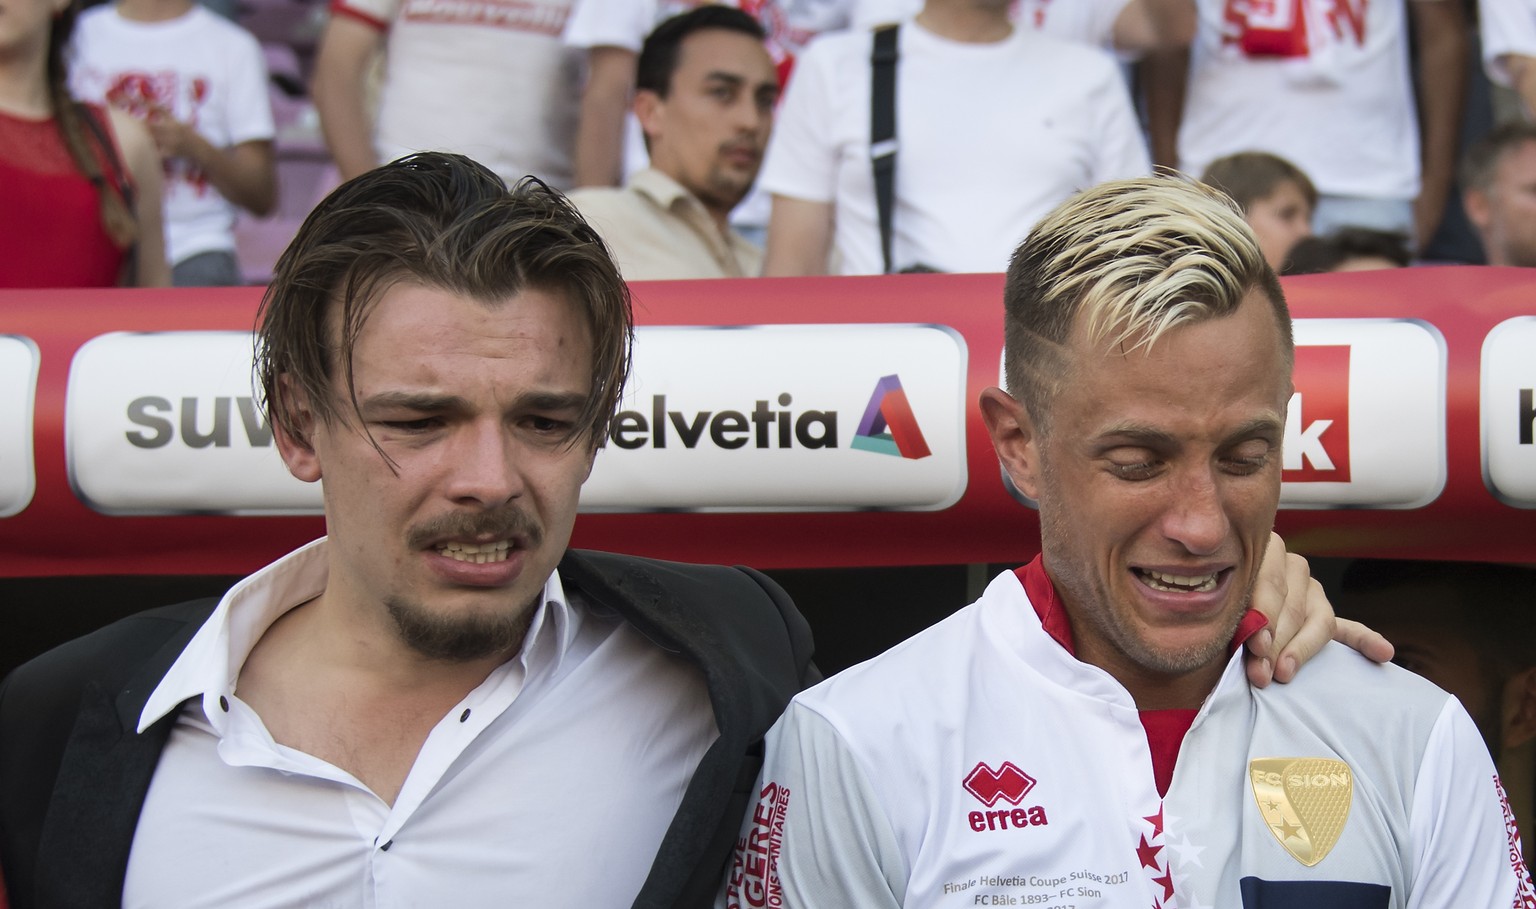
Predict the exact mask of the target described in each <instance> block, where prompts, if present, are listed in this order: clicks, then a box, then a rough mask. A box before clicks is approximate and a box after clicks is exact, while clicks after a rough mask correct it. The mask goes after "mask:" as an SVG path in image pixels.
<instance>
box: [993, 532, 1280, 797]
mask: <svg viewBox="0 0 1536 909" xmlns="http://www.w3.org/2000/svg"><path fill="white" fill-rule="evenodd" d="M1014 575H1015V576H1017V577H1018V579H1019V582H1020V583H1021V584H1023V585H1024V593H1025V594H1026V595H1027V596H1028V597H1029V603H1030V605H1031V606H1033V607H1035V615H1037V616H1039V617H1040V627H1042V628H1044V629H1045V633H1046V634H1048V635H1050V636H1051V639H1052V640H1054V641H1055V642H1056V643H1058V644H1060V645H1061V646H1062V648H1063V649H1064V650H1066V651H1067V653H1070V654H1072V655H1073V656H1077V650H1076V648H1075V646H1074V645H1073V638H1072V620H1071V619H1070V618H1068V616H1067V609H1066V606H1065V605H1063V603H1062V602H1061V597H1060V596H1059V595H1057V593H1056V585H1055V584H1054V583H1052V581H1051V576H1050V575H1048V574H1046V572H1045V557H1044V556H1043V555H1037V556H1035V558H1034V559H1033V560H1032V561H1031V562H1030V563H1029V564H1028V565H1024V566H1022V567H1020V568H1017V569H1015V570H1014ZM1268 624H1269V620H1268V619H1266V618H1265V617H1264V613H1262V612H1259V611H1257V610H1255V609H1249V610H1248V611H1247V612H1245V613H1243V617H1242V619H1240V620H1239V621H1238V623H1237V633H1236V634H1234V635H1233V636H1232V643H1231V644H1230V645H1229V646H1228V648H1227V655H1228V656H1231V655H1232V654H1233V653H1235V652H1236V651H1237V648H1239V647H1241V646H1243V642H1244V641H1246V640H1248V639H1249V638H1250V637H1252V636H1253V635H1255V634H1256V633H1258V631H1259V629H1261V628H1263V627H1265V626H1266V625H1268ZM1197 713H1199V711H1198V710H1142V711H1140V715H1141V728H1142V729H1143V730H1144V731H1145V732H1146V734H1147V748H1148V749H1149V750H1150V751H1151V754H1152V780H1153V782H1154V783H1155V784H1156V785H1157V794H1158V795H1160V796H1166V795H1167V794H1168V786H1169V785H1170V784H1171V783H1172V782H1173V768H1174V765H1175V764H1176V763H1177V762H1178V759H1179V749H1180V748H1181V747H1183V745H1184V736H1185V735H1186V734H1188V733H1189V727H1190V726H1191V725H1193V723H1194V722H1195V714H1197Z"/></svg>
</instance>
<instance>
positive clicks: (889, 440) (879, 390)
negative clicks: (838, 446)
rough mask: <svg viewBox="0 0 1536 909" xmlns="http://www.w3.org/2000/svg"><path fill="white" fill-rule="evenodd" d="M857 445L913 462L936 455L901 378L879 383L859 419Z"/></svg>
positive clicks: (857, 446)
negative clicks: (862, 416)
mask: <svg viewBox="0 0 1536 909" xmlns="http://www.w3.org/2000/svg"><path fill="white" fill-rule="evenodd" d="M851 444H852V447H853V448H857V449H859V450H861V451H873V452H876V453H878V454H883V455H892V456H896V457H903V458H906V459H908V460H910V461H916V460H919V459H921V458H926V457H928V456H929V455H931V454H933V452H932V451H930V450H929V449H928V441H927V440H926V439H924V438H923V431H922V430H921V429H919V428H918V426H917V418H916V417H914V416H913V415H912V405H911V403H909V402H908V401H907V393H906V391H905V390H904V389H903V388H902V387H901V377H900V376H895V375H890V376H883V377H881V379H880V381H879V382H876V383H875V393H874V394H873V395H870V398H869V406H868V407H866V408H864V419H862V420H860V421H859V428H858V431H857V432H855V433H854V436H853V442H852V443H851Z"/></svg>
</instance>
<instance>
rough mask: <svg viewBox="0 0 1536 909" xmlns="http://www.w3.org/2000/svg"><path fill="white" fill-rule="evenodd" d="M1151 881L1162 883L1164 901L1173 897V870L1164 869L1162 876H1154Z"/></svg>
mask: <svg viewBox="0 0 1536 909" xmlns="http://www.w3.org/2000/svg"><path fill="white" fill-rule="evenodd" d="M1152 883H1154V884H1162V885H1163V901H1164V902H1167V901H1168V900H1169V899H1171V898H1172V897H1173V871H1171V870H1169V871H1165V872H1163V876H1162V877H1154V878H1153V879H1152Z"/></svg>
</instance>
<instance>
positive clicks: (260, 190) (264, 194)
mask: <svg viewBox="0 0 1536 909" xmlns="http://www.w3.org/2000/svg"><path fill="white" fill-rule="evenodd" d="M70 81H71V84H72V85H73V87H74V89H75V92H76V93H77V94H78V95H79V96H80V97H82V98H86V99H88V100H91V101H95V102H98V103H101V104H105V105H108V106H110V107H113V108H117V109H120V110H124V111H127V112H128V113H129V114H132V115H133V116H134V117H136V118H138V119H139V120H141V121H143V122H144V123H145V124H146V125H147V126H148V127H149V131H150V134H151V135H152V136H153V137H154V140H155V145H156V146H157V147H158V148H159V150H160V155H161V157H162V158H163V159H164V172H165V209H164V216H165V241H166V257H167V259H168V260H169V261H170V263H171V283H173V284H175V285H176V286H177V287H221V286H230V285H235V284H239V283H240V266H239V263H238V262H237V261H236V259H235V234H234V227H235V209H236V208H237V207H238V208H243V209H245V210H246V211H249V212H251V213H252V214H255V215H266V214H268V213H270V212H271V211H272V208H273V206H274V205H275V204H276V202H277V166H276V163H275V160H274V157H273V152H272V106H271V103H270V102H269V101H268V98H267V67H266V63H265V61H264V60H263V59H262V54H261V47H260V45H258V44H257V43H256V39H255V38H253V37H251V35H250V34H249V33H247V32H246V31H245V30H244V29H242V28H240V27H239V26H237V25H235V24H233V23H231V22H229V21H227V20H226V19H224V18H222V17H220V16H218V15H217V14H215V13H212V12H210V11H208V10H207V9H205V8H204V7H202V6H199V5H197V4H196V3H194V2H193V0H117V2H116V3H113V4H104V5H102V6H97V7H93V8H92V9H89V10H87V11H86V12H85V13H83V14H82V15H81V17H80V28H79V31H78V33H77V34H76V36H75V57H74V67H73V70H72V72H71V74H70Z"/></svg>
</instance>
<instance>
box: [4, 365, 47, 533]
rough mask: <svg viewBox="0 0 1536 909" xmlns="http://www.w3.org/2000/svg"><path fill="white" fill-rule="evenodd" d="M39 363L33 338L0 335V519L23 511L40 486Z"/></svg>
mask: <svg viewBox="0 0 1536 909" xmlns="http://www.w3.org/2000/svg"><path fill="white" fill-rule="evenodd" d="M38 363H39V358H38V353H37V345H36V344H33V343H32V341H31V340H30V339H28V338H20V337H16V336H14V335H0V518H8V517H10V516H11V515H14V514H19V513H20V512H21V511H22V510H24V509H25V508H26V507H27V505H29V504H30V503H31V502H32V494H33V492H35V491H36V489H37V471H36V468H35V465H34V463H33V459H32V424H33V415H34V412H35V411H36V409H37V368H38Z"/></svg>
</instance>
